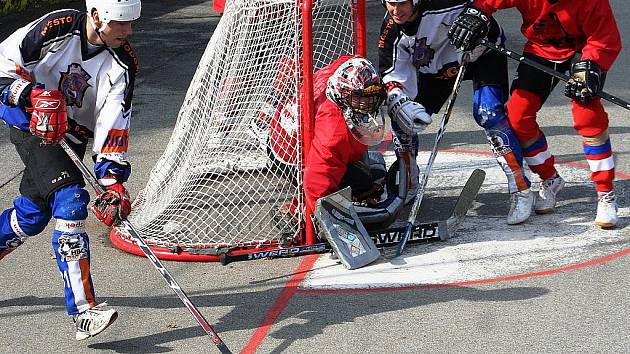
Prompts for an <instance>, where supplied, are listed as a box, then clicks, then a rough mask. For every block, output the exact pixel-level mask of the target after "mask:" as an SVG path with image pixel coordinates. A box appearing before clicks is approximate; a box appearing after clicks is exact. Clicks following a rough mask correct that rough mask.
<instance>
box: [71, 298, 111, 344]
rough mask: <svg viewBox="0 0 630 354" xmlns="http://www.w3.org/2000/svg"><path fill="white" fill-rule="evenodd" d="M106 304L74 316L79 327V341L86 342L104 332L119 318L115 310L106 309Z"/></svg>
mask: <svg viewBox="0 0 630 354" xmlns="http://www.w3.org/2000/svg"><path fill="white" fill-rule="evenodd" d="M105 306H107V303H106V302H104V303H102V304H99V305H97V306H95V307H92V308H91V309H89V310H86V311H84V312H81V313H80V314H78V315H75V316H74V324H75V326H76V327H77V333H76V338H77V340H84V339H87V338H90V337H94V336H95V335H97V334H99V333H101V332H103V331H104V330H105V328H107V327H109V325H111V324H112V323H114V321H116V319H117V318H118V312H116V310H114V309H107V310H106V309H104V308H103V307H105Z"/></svg>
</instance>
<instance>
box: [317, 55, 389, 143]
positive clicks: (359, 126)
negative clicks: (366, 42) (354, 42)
mask: <svg viewBox="0 0 630 354" xmlns="http://www.w3.org/2000/svg"><path fill="white" fill-rule="evenodd" d="M326 96H327V97H328V98H329V99H330V100H331V101H333V102H335V103H336V104H337V106H339V108H341V110H342V112H343V116H344V119H345V121H346V124H347V125H348V128H349V129H350V131H351V132H352V135H353V136H354V137H355V138H356V139H357V140H358V141H360V142H361V143H362V144H364V145H367V146H373V145H376V144H378V143H380V142H381V141H382V140H383V137H384V134H385V117H384V116H383V114H382V112H381V109H380V108H381V105H382V104H383V101H384V100H385V90H384V88H383V80H382V79H381V77H380V76H379V74H378V72H377V71H376V69H375V68H374V66H373V65H372V63H370V62H369V61H368V60H367V59H364V58H360V57H354V58H350V59H348V60H347V61H345V62H344V63H343V64H341V65H340V66H339V67H338V68H337V70H335V72H334V73H333V74H332V75H331V76H330V78H329V79H328V83H327V86H326Z"/></svg>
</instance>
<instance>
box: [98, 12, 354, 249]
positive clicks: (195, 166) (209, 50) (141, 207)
mask: <svg viewBox="0 0 630 354" xmlns="http://www.w3.org/2000/svg"><path fill="white" fill-rule="evenodd" d="M365 31H366V30H365V0H228V1H227V6H226V8H225V12H224V14H223V16H222V18H221V20H220V21H219V23H218V25H217V28H216V30H215V31H214V33H213V35H212V37H211V39H210V40H209V42H208V45H207V47H206V49H205V51H204V54H203V56H202V58H201V60H200V63H199V65H198V67H197V70H196V72H195V75H194V76H193V79H192V81H191V84H190V86H189V88H188V91H187V93H186V96H185V99H184V102H183V104H182V107H181V109H180V111H179V114H178V117H177V121H176V124H175V127H174V129H173V133H172V135H171V138H170V140H169V142H168V144H167V146H166V148H165V150H164V152H163V154H162V155H161V157H160V158H159V159H158V161H157V163H156V164H155V166H154V167H153V169H152V170H151V173H150V175H149V179H148V181H147V184H146V186H145V187H144V188H143V190H142V191H141V192H140V193H139V195H138V196H137V197H136V199H135V200H134V203H133V212H132V214H131V216H130V218H129V219H130V221H131V222H133V224H134V225H135V226H136V228H137V230H138V232H139V233H140V234H141V235H142V237H143V238H144V239H145V240H146V241H147V244H149V246H150V247H151V248H152V249H153V251H154V252H155V253H156V255H157V256H158V258H161V259H169V260H182V261H218V260H219V256H218V253H217V252H218V251H220V250H226V249H229V250H231V251H232V252H234V253H236V254H243V253H248V252H257V251H261V250H264V249H277V248H279V247H283V246H286V245H287V244H294V245H304V244H312V243H315V242H316V236H315V235H314V232H313V229H312V224H311V217H310V215H307V213H308V211H306V210H305V206H304V195H303V185H302V183H303V180H302V172H303V169H304V162H305V161H304V159H305V156H307V152H308V150H309V148H310V142H311V139H312V136H313V134H312V129H313V124H314V115H315V110H316V107H315V103H314V101H313V92H314V90H321V89H322V88H321V87H319V88H314V87H313V80H312V77H313V73H314V72H315V71H316V70H318V69H320V68H323V67H324V66H326V65H328V64H330V63H331V62H332V61H333V60H335V59H336V58H338V57H339V56H341V55H344V54H360V55H363V56H365V55H366V36H365ZM182 40H185V39H182ZM287 211H290V212H287ZM110 239H111V240H112V242H113V243H114V245H116V246H117V247H118V248H120V249H122V250H124V251H126V252H130V253H134V254H139V255H141V254H142V252H141V251H140V249H139V248H138V247H137V245H135V244H134V242H133V240H132V239H131V238H130V237H129V235H126V234H125V233H124V231H122V230H120V229H118V228H114V229H112V232H111V233H110Z"/></svg>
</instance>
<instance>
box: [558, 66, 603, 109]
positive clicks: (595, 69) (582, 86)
mask: <svg viewBox="0 0 630 354" xmlns="http://www.w3.org/2000/svg"><path fill="white" fill-rule="evenodd" d="M601 86H602V72H601V69H600V68H599V65H597V63H596V62H594V61H591V60H582V61H578V62H575V63H573V65H571V75H570V79H569V81H568V82H567V85H566V86H565V88H564V95H565V96H567V97H569V98H572V99H574V100H578V101H580V102H582V103H586V102H587V101H589V100H590V99H591V98H593V97H595V96H596V95H597V93H598V92H599V90H600V89H601Z"/></svg>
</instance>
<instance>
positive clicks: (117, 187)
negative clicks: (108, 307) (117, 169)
mask: <svg viewBox="0 0 630 354" xmlns="http://www.w3.org/2000/svg"><path fill="white" fill-rule="evenodd" d="M92 212H93V213H94V215H96V218H97V219H99V220H100V221H101V222H102V223H103V224H105V225H107V226H112V225H117V224H119V223H120V221H122V220H125V219H127V216H129V214H130V213H131V198H129V192H127V189H125V186H124V185H123V184H122V183H119V182H116V183H114V184H112V185H109V186H105V193H101V194H97V196H96V200H95V201H94V204H92Z"/></svg>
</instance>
